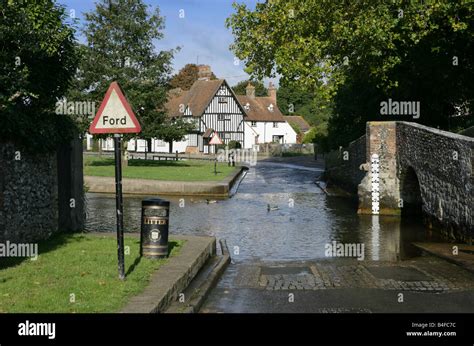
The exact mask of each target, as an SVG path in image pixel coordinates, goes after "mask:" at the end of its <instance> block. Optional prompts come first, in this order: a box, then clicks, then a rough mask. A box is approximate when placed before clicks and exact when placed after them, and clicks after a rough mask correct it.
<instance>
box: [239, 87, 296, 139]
mask: <svg viewBox="0 0 474 346" xmlns="http://www.w3.org/2000/svg"><path fill="white" fill-rule="evenodd" d="M237 98H238V100H239V102H240V103H241V104H242V106H243V108H244V110H245V113H246V115H247V116H246V117H245V146H244V147H245V148H252V147H253V146H254V145H256V144H262V143H271V142H278V143H281V144H285V143H290V144H294V143H296V136H297V134H296V132H295V130H293V128H292V127H291V126H290V124H288V122H287V121H286V120H285V117H284V116H283V114H282V113H281V111H280V109H279V108H278V106H277V100H276V89H275V87H274V86H273V85H272V84H271V83H270V85H269V87H268V96H267V97H256V96H255V87H254V86H253V85H251V84H250V83H249V84H248V85H247V88H246V95H245V96H240V95H239V96H237Z"/></svg>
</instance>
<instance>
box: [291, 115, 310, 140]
mask: <svg viewBox="0 0 474 346" xmlns="http://www.w3.org/2000/svg"><path fill="white" fill-rule="evenodd" d="M285 120H286V121H288V123H289V124H290V125H292V126H294V127H296V128H297V129H299V131H300V133H298V136H297V137H296V142H297V143H298V144H301V143H302V142H303V138H304V136H305V135H306V134H307V133H308V132H309V131H310V130H311V126H310V125H309V124H308V122H307V121H306V120H305V119H304V118H303V117H302V116H300V115H287V116H285Z"/></svg>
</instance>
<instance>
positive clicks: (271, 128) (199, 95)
mask: <svg viewBox="0 0 474 346" xmlns="http://www.w3.org/2000/svg"><path fill="white" fill-rule="evenodd" d="M198 67H199V75H198V76H199V79H198V80H197V81H196V82H194V84H193V85H192V87H191V88H190V89H189V90H181V89H180V88H177V89H173V90H170V91H169V92H168V102H167V103H166V104H165V109H166V113H167V116H168V117H171V118H178V117H179V118H184V119H187V120H189V121H193V122H194V123H195V124H196V127H195V129H194V131H192V132H190V133H189V134H187V135H186V137H185V139H184V140H183V141H179V142H173V151H178V152H188V153H204V154H209V153H214V145H210V144H209V142H210V140H211V138H212V136H214V134H215V133H217V135H218V136H219V137H220V138H221V140H222V142H223V143H224V144H225V145H228V144H229V142H230V141H236V142H239V143H240V145H241V147H242V148H247V149H250V148H253V147H254V146H255V145H258V144H261V143H270V142H278V143H282V144H283V143H296V132H295V131H294V130H293V129H292V127H291V126H290V125H289V124H288V123H287V122H286V120H285V117H284V116H283V114H282V113H281V112H280V110H279V109H278V106H277V104H276V89H275V87H273V85H271V83H270V86H269V88H268V90H269V96H268V97H255V88H254V87H253V86H252V85H251V84H249V85H248V86H247V90H246V91H247V94H246V95H245V96H240V95H235V93H234V91H233V90H232V88H231V87H230V86H229V84H228V83H227V82H226V81H225V80H224V79H214V80H211V76H212V71H211V69H210V67H209V66H208V65H199V66H198ZM103 142H104V143H103V149H104V150H113V141H112V140H110V141H103ZM146 147H147V143H146V141H145V140H142V139H137V140H135V141H130V142H129V144H128V150H129V151H139V152H144V151H146ZM168 147H169V145H168V143H166V142H164V141H162V140H158V139H153V140H152V141H151V151H153V152H167V151H168Z"/></svg>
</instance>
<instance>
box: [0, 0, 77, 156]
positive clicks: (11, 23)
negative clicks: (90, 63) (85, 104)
mask: <svg viewBox="0 0 474 346" xmlns="http://www.w3.org/2000/svg"><path fill="white" fill-rule="evenodd" d="M0 12H1V14H0V42H1V43H0V45H1V49H0V138H1V140H2V141H13V142H15V143H16V144H17V145H21V146H23V147H25V149H27V150H29V151H45V152H46V151H52V150H54V149H56V147H57V145H58V144H60V143H63V142H64V141H67V140H69V139H70V138H71V136H72V134H73V131H74V124H73V122H72V121H70V119H69V117H68V116H67V115H63V114H55V112H54V110H55V104H56V99H57V98H58V97H61V96H63V95H64V93H65V92H66V90H67V88H68V86H69V83H70V80H71V78H72V77H73V75H74V72H75V70H76V66H77V59H76V54H75V51H74V29H73V27H72V26H71V25H70V24H68V23H67V17H66V15H65V11H64V8H63V7H61V6H59V5H56V4H54V3H53V2H52V1H50V0H38V1H35V2H27V1H2V8H1V9H0Z"/></svg>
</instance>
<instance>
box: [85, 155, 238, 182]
mask: <svg viewBox="0 0 474 346" xmlns="http://www.w3.org/2000/svg"><path fill="white" fill-rule="evenodd" d="M234 169H235V167H229V166H227V163H226V162H220V163H217V174H214V162H213V161H204V160H188V161H183V160H181V161H164V160H163V161H152V160H129V161H128V167H123V170H122V176H123V178H134V179H154V180H175V181H212V180H222V179H224V178H225V177H227V176H228V175H229V174H230V173H231V172H232V171H233V170H234ZM84 175H91V176H99V177H113V176H115V166H114V159H113V158H98V157H92V156H84Z"/></svg>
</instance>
